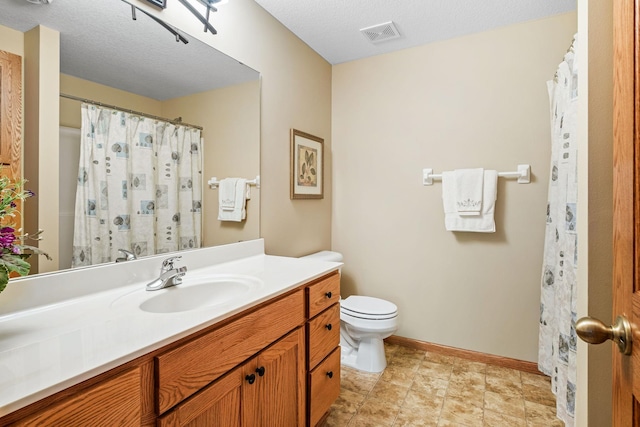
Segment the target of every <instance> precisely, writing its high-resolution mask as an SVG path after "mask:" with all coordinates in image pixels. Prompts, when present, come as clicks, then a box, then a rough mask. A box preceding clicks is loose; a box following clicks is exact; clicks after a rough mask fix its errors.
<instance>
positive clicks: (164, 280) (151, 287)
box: [147, 256, 187, 291]
mask: <svg viewBox="0 0 640 427" xmlns="http://www.w3.org/2000/svg"><path fill="white" fill-rule="evenodd" d="M180 258H182V257H181V256H173V257H171V258H167V259H165V260H164V261H162V267H161V268H160V277H158V278H157V279H155V280H154V281H152V282H150V283H148V284H147V290H148V291H157V290H158V289H164V288H169V287H171V286H176V285H179V284H180V283H182V277H183V276H184V275H185V273H186V272H187V267H186V266H182V267H180V268H173V262H174V261H176V260H179V259H180Z"/></svg>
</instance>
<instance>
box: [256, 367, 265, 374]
mask: <svg viewBox="0 0 640 427" xmlns="http://www.w3.org/2000/svg"><path fill="white" fill-rule="evenodd" d="M256 373H257V374H258V376H259V377H261V376H263V375H264V366H260V367H259V368H258V369H256Z"/></svg>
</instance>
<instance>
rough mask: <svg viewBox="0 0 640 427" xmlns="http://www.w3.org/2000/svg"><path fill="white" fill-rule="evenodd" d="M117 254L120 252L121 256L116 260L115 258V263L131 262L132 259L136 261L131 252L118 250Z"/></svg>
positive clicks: (134, 255)
mask: <svg viewBox="0 0 640 427" xmlns="http://www.w3.org/2000/svg"><path fill="white" fill-rule="evenodd" d="M118 252H122V255H123V256H119V257H118V258H116V262H124V261H132V260H134V259H138V258H137V257H136V254H134V253H133V252H129V251H128V250H126V249H118Z"/></svg>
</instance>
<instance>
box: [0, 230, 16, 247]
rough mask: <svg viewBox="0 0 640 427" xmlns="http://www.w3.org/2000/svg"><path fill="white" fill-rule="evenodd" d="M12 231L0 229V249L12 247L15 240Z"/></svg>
mask: <svg viewBox="0 0 640 427" xmlns="http://www.w3.org/2000/svg"><path fill="white" fill-rule="evenodd" d="M14 231H15V230H14V229H13V228H11V227H2V228H0V247H1V248H11V247H12V246H13V242H14V241H15V240H16V236H15V234H13V233H14Z"/></svg>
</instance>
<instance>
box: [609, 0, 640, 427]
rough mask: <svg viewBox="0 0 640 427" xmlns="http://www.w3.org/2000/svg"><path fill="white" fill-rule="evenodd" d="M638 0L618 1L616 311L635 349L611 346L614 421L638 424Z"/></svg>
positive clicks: (639, 176) (616, 66)
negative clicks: (628, 326)
mask: <svg viewBox="0 0 640 427" xmlns="http://www.w3.org/2000/svg"><path fill="white" fill-rule="evenodd" d="M639 1H640V0H616V1H614V102H613V110H614V149H613V162H614V172H613V201H614V205H613V206H614V214H613V258H614V259H613V314H614V316H617V315H624V316H625V317H626V318H627V319H628V320H629V321H630V322H631V328H632V337H633V338H632V342H633V347H632V353H631V355H630V356H625V355H623V354H622V353H620V352H619V351H618V349H617V347H616V346H614V350H613V353H614V354H613V425H614V426H616V427H617V426H620V427H622V426H640V404H639V403H638V402H639V400H640V381H639V380H640V327H639V326H637V325H640V323H639V322H640V283H639V282H638V280H639V279H640V262H639V260H638V256H639V254H638V249H639V248H640V203H639V202H640V173H638V172H639V170H640V169H639V168H640V158H639V157H640V128H639V126H638V124H639V118H640V116H639V114H640V108H639V107H640V87H639V86H640V75H639V66H640V61H639V59H640V57H639V55H638V49H639V43H638V42H639V38H638V32H637V30H636V28H637V25H638V23H640V20H639Z"/></svg>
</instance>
